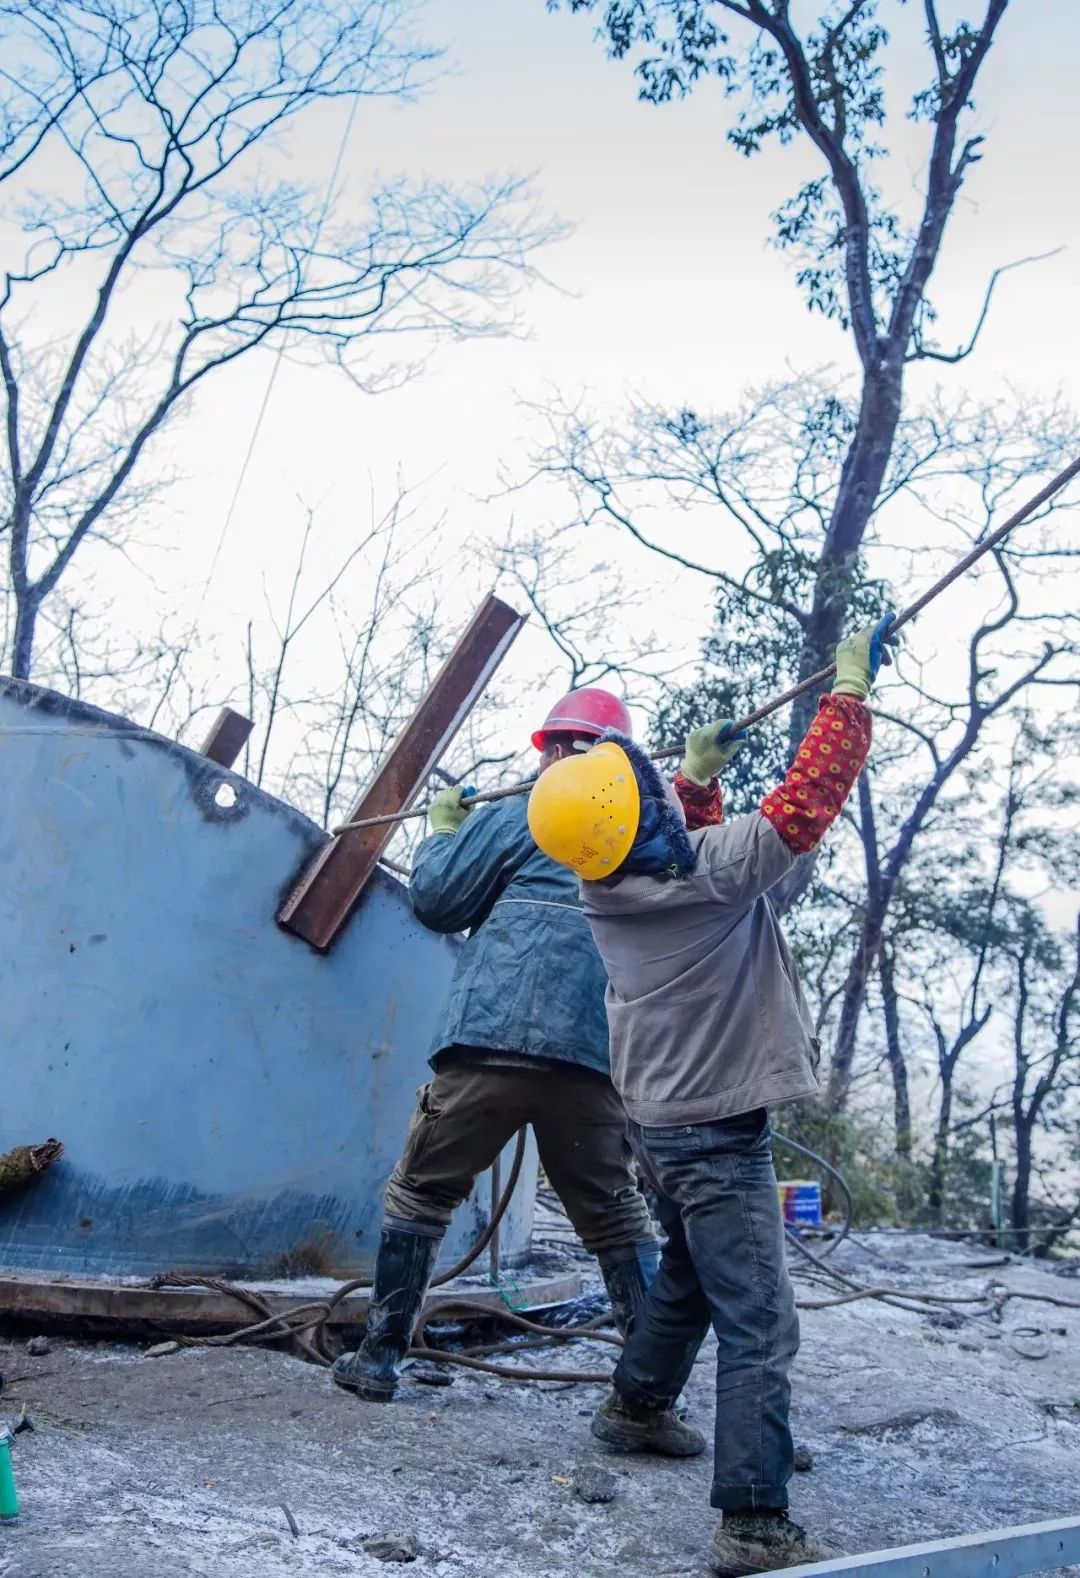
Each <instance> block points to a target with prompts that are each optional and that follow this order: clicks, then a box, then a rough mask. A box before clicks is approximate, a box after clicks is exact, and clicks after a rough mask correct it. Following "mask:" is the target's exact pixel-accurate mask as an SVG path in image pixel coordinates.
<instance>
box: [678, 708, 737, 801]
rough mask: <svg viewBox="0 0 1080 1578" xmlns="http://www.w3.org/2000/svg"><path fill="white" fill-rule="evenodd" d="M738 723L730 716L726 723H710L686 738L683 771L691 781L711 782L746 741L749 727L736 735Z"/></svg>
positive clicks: (696, 782)
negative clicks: (735, 728)
mask: <svg viewBox="0 0 1080 1578" xmlns="http://www.w3.org/2000/svg"><path fill="white" fill-rule="evenodd" d="M734 727H735V725H734V724H733V723H732V721H731V719H730V718H726V719H725V720H724V722H723V723H707V724H706V725H705V727H704V728H703V729H695V730H694V731H693V733H692V734H688V735H687V737H686V753H685V755H684V756H683V760H682V774H683V777H684V778H689V780H690V782H691V783H694V784H701V785H702V786H704V785H705V784H708V783H711V781H712V780H713V779H714V778H715V777H716V775H717V773H719V772H720V771H722V769H723V768H725V767H726V766H727V764H728V762H730V760H731V758H732V757H733V756H734V755H735V753H736V751H740V750H741V749H742V747H743V746H744V745H745V744H746V738H747V735H746V730H745V729H740V730H739V732H738V734H733V733H732V730H733V729H734Z"/></svg>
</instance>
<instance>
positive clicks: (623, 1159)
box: [386, 1061, 655, 1255]
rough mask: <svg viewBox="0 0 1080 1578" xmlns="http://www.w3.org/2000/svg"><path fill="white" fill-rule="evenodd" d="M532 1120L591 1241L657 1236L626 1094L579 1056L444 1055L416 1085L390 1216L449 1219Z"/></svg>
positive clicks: (564, 1197) (611, 1244) (577, 1223)
mask: <svg viewBox="0 0 1080 1578" xmlns="http://www.w3.org/2000/svg"><path fill="white" fill-rule="evenodd" d="M527 1123H529V1124H532V1128H533V1132H534V1134H535V1135H536V1144H537V1149H538V1150H539V1152H540V1161H541V1163H542V1165H543V1168H544V1171H545V1173H546V1174H547V1177H548V1181H549V1182H550V1184H551V1187H552V1188H553V1189H554V1190H555V1192H556V1194H557V1195H558V1196H559V1198H560V1200H561V1201H562V1203H563V1205H564V1206H565V1207H566V1213H567V1215H568V1216H569V1218H570V1220H571V1222H572V1223H573V1225H574V1227H575V1229H576V1230H577V1233H578V1236H579V1237H580V1239H581V1241H582V1243H583V1244H584V1245H585V1248H586V1249H588V1250H590V1251H591V1252H592V1253H593V1254H594V1255H599V1254H607V1253H609V1252H610V1251H612V1250H620V1249H628V1248H629V1247H630V1246H631V1245H640V1244H643V1243H647V1244H652V1243H653V1242H654V1239H655V1234H654V1232H653V1225H652V1220H651V1218H650V1216H649V1211H648V1207H647V1205H646V1203H645V1198H644V1196H643V1195H642V1194H641V1192H640V1190H639V1189H638V1186H637V1179H636V1175H635V1172H634V1166H633V1160H632V1156H631V1152H630V1148H629V1146H628V1145H627V1142H626V1115H625V1113H624V1111H623V1106H622V1102H621V1101H620V1100H619V1097H618V1095H617V1094H616V1091H615V1087H614V1085H613V1084H612V1083H611V1081H610V1080H609V1079H605V1078H604V1077H603V1076H602V1075H599V1074H595V1073H593V1072H592V1071H590V1070H587V1069H581V1068H578V1067H577V1066H576V1065H574V1064H567V1065H566V1068H565V1070H564V1069H563V1068H561V1067H559V1066H558V1065H554V1066H553V1065H552V1064H551V1063H550V1062H545V1063H541V1062H539V1061H538V1062H537V1065H536V1067H535V1069H534V1068H530V1067H519V1066H513V1067H505V1066H502V1065H500V1064H484V1063H469V1062H464V1061H448V1062H446V1063H445V1064H444V1065H443V1066H442V1067H441V1068H440V1069H439V1071H438V1072H437V1073H436V1075H435V1078H434V1079H433V1080H432V1082H431V1084H430V1085H425V1086H424V1087H423V1088H422V1089H421V1090H420V1092H419V1099H418V1102H417V1108H416V1111H415V1113H414V1114H413V1118H412V1122H411V1123H410V1125H409V1134H408V1138H407V1140H406V1142H405V1154H404V1155H403V1156H402V1158H401V1160H400V1162H398V1164H397V1166H396V1167H395V1168H394V1171H393V1173H392V1175H391V1178H390V1182H389V1184H388V1185H387V1188H386V1212H387V1215H388V1216H392V1217H403V1218H406V1219H408V1220H412V1221H417V1220H419V1221H424V1222H430V1223H442V1224H443V1225H445V1224H446V1223H448V1222H449V1221H450V1217H451V1215H452V1213H453V1212H454V1210H455V1209H456V1208H457V1207H458V1206H459V1205H460V1204H461V1203H462V1201H463V1200H466V1199H468V1197H469V1195H470V1194H471V1193H472V1190H473V1186H474V1185H475V1183H476V1180H477V1178H478V1176H479V1175H480V1174H481V1173H482V1172H485V1171H486V1170H487V1168H489V1167H490V1166H491V1164H492V1162H493V1161H494V1160H495V1158H496V1156H498V1155H499V1153H500V1152H501V1151H502V1150H503V1148H504V1147H505V1146H506V1145H507V1144H508V1142H509V1141H510V1140H511V1139H512V1138H513V1136H514V1135H515V1134H516V1133H517V1131H518V1129H520V1128H522V1127H523V1126H524V1125H525V1124H527Z"/></svg>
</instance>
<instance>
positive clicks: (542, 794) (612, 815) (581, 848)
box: [529, 740, 641, 882]
mask: <svg viewBox="0 0 1080 1578" xmlns="http://www.w3.org/2000/svg"><path fill="white" fill-rule="evenodd" d="M640 814H641V796H640V794H639V792H638V785H637V779H636V778H635V776H634V769H633V767H632V766H631V764H630V758H629V756H627V754H626V752H625V751H624V750H623V748H622V746H621V745H616V744H615V742H614V740H604V741H602V742H601V743H600V744H599V745H594V746H593V748H592V750H591V751H586V752H585V754H584V755H582V756H565V757H563V759H562V760H561V761H558V762H553V763H552V765H551V766H550V767H549V768H548V769H547V770H546V771H545V772H543V773H541V775H540V777H539V778H538V779H537V781H536V783H535V784H534V785H533V789H532V793H531V794H530V795H529V831H530V832H531V834H532V836H533V838H534V839H535V840H536V843H537V845H538V847H539V848H540V849H542V850H543V851H544V854H545V855H547V856H549V857H550V859H552V860H557V861H558V863H559V865H560V866H569V867H570V869H571V870H572V871H576V872H577V874H578V876H579V877H583V878H584V879H585V881H586V882H598V881H599V880H600V878H601V877H610V876H611V874H612V872H613V871H617V870H618V868H619V867H620V866H621V865H622V863H623V861H624V860H625V859H626V857H627V855H628V854H629V853H630V850H631V848H632V847H633V843H634V839H635V838H636V837H637V830H638V819H639V817H640Z"/></svg>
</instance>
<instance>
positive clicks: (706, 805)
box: [674, 772, 724, 833]
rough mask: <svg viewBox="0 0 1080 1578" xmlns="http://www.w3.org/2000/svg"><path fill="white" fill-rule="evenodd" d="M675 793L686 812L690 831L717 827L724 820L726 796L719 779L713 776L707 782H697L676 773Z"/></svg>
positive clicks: (687, 825)
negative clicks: (722, 791)
mask: <svg viewBox="0 0 1080 1578" xmlns="http://www.w3.org/2000/svg"><path fill="white" fill-rule="evenodd" d="M674 782H675V793H676V794H677V795H678V797H679V800H680V802H681V804H682V808H683V811H684V812H685V813H686V827H687V831H688V832H691V833H693V832H696V830H697V829H698V828H699V827H716V825H717V824H718V823H719V822H722V821H723V820H724V796H723V794H722V793H721V790H720V782H719V779H716V778H711V779H710V780H709V782H708V783H707V784H696V783H695V782H694V780H693V779H692V778H687V777H686V776H685V775H684V774H683V773H681V772H680V773H676V774H675V780H674Z"/></svg>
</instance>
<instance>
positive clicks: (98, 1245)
mask: <svg viewBox="0 0 1080 1578" xmlns="http://www.w3.org/2000/svg"><path fill="white" fill-rule="evenodd" d="M0 785H2V791H0V971H2V975H0V1044H2V1047H3V1075H2V1083H0V1152H2V1151H6V1150H7V1149H9V1148H10V1147H11V1146H13V1145H17V1144H23V1143H36V1142H38V1141H40V1140H43V1139H45V1138H46V1137H48V1136H50V1135H55V1136H57V1137H58V1138H59V1139H61V1140H63V1142H64V1145H65V1147H66V1150H65V1155H64V1158H63V1160H62V1161H61V1162H59V1163H58V1164H57V1165H56V1166H55V1167H54V1168H53V1169H52V1170H51V1171H50V1172H48V1173H46V1174H45V1175H43V1177H42V1178H41V1179H39V1180H38V1181H36V1182H35V1183H33V1184H32V1185H30V1186H28V1187H26V1188H24V1189H22V1190H20V1191H18V1192H17V1193H12V1194H7V1195H0V1267H2V1268H5V1269H14V1268H19V1269H28V1270H40V1271H53V1272H62V1271H68V1272H72V1273H80V1274H87V1273H89V1274H105V1275H110V1276H124V1275H127V1276H138V1277H141V1276H144V1275H149V1274H152V1273H154V1272H157V1271H163V1270H173V1269H178V1268H179V1269H184V1270H191V1271H198V1272H202V1273H208V1274H214V1275H224V1276H249V1277H250V1276H279V1275H282V1274H288V1273H289V1272H290V1271H292V1272H298V1273H325V1274H329V1275H340V1276H360V1275H365V1274H367V1273H369V1272H370V1270H371V1267H372V1264H373V1255H374V1251H375V1249H376V1247H377V1243H378V1232H379V1222H380V1218H381V1209H382V1206H381V1197H382V1191H383V1188H384V1186H385V1183H386V1180H387V1178H388V1176H389V1174H390V1170H391V1168H392V1167H393V1165H394V1162H395V1161H396V1160H397V1157H398V1154H399V1152H400V1147H401V1143H402V1140H403V1138H404V1135H405V1131H406V1127H407V1124H408V1119H409V1115H410V1112H411V1110H412V1107H413V1103H414V1099H415V1093H416V1089H417V1087H418V1086H419V1085H420V1084H422V1083H423V1082H424V1080H425V1079H426V1078H428V1077H429V1071H428V1069H427V1063H426V1058H427V1053H428V1050H429V1042H430V1038H431V1035H432V1033H433V1030H434V1025H435V1017H436V1014H437V1012H438V1008H439V1005H440V1001H441V999H442V996H443V994H444V992H445V990H446V987H447V985H448V983H449V980H450V974H451V971H452V969H453V965H454V959H455V954H456V950H457V947H458V943H457V941H456V939H453V938H446V937H439V936H436V935H435V934H434V933H432V932H429V931H426V930H425V929H424V927H422V926H421V925H420V924H419V922H418V921H417V920H416V919H415V918H414V916H413V914H412V911H411V909H410V906H409V901H408V896H407V894H406V892H405V889H404V887H403V886H402V884H401V883H399V882H398V881H397V880H396V879H395V878H393V877H392V876H390V875H389V874H388V873H386V872H384V871H381V870H380V871H379V872H378V873H377V874H376V876H375V877H374V878H373V880H372V882H371V883H370V885H369V887H368V890H367V892H366V894H365V896H364V899H363V900H362V902H361V905H360V908H359V910H358V911H357V913H356V914H355V915H354V917H353V918H352V920H351V921H350V923H349V925H348V926H347V928H346V930H345V932H344V934H343V935H342V936H341V937H340V939H339V940H338V942H337V944H336V946H335V948H334V949H333V951H332V952H331V953H330V954H329V955H327V956H322V955H319V954H316V953H315V952H313V951H312V949H311V948H310V947H308V945H307V944H306V943H304V942H301V941H300V940H299V939H297V938H295V937H293V936H291V935H289V934H288V933H286V932H284V931H282V930H280V929H279V928H278V927H277V926H276V925H275V922H274V915H275V913H276V911H277V908H278V904H279V902H280V900H281V898H282V895H283V892H284V891H285V890H286V889H287V888H288V886H289V885H290V883H291V882H292V880H293V879H294V877H295V876H296V874H297V873H298V871H299V870H300V869H301V868H302V867H303V866H304V864H305V863H306V861H307V860H308V859H309V858H310V857H311V855H312V853H313V851H315V850H316V849H317V848H318V846H319V844H320V843H321V841H322V840H323V838H324V836H325V835H324V834H323V833H322V832H320V830H319V829H318V828H317V827H316V826H315V825H314V823H312V822H310V821H309V820H308V819H307V818H306V817H304V816H302V815H301V814H300V813H299V812H298V811H296V810H295V809H293V808H292V807H290V806H288V805H285V804H284V803H283V802H281V801H280V800H276V799H274V798H273V797H272V796H271V795H268V794H264V793H262V792H261V791H260V790H257V789H255V788H254V787H253V786H252V785H251V784H249V783H248V782H247V780H246V779H244V778H241V777H237V776H235V775H233V774H232V773H229V772H226V771H225V770H223V769H222V768H220V767H217V766H215V765H214V764H213V763H211V762H208V761H207V760H206V759H205V758H204V757H202V756H199V755H197V754H196V753H194V752H192V751H189V750H186V749H184V748H183V747H182V746H179V745H177V744H176V743H175V742H174V741H171V740H166V739H163V738H161V737H160V736H157V735H153V734H149V733H147V732H146V731H143V730H139V729H137V728H136V727H135V726H134V725H132V724H129V723H126V722H125V721H124V720H123V719H122V718H118V717H114V716H112V715H110V714H108V713H104V712H100V711H98V710H96V709H95V708H92V707H88V706H86V705H84V704H82V703H79V702H74V701H71V700H69V699H67V698H65V697H62V696H58V695H56V694H54V693H52V692H50V691H45V690H41V689H38V688H37V687H35V686H32V685H27V684H22V683H18V682H16V681H13V680H0ZM507 1161H508V1158H507V1159H504V1173H503V1175H504V1177H505V1176H506V1172H505V1168H506V1164H507ZM535 1182H536V1161H535V1153H534V1152H533V1151H532V1148H531V1146H530V1150H529V1153H528V1157H527V1162H526V1166H525V1169H524V1173H523V1177H522V1182H521V1185H520V1186H519V1189H518V1197H517V1199H516V1201H515V1204H514V1206H513V1207H512V1208H511V1211H510V1213H509V1215H508V1217H507V1218H506V1219H505V1221H504V1224H503V1228H502V1233H501V1244H502V1251H503V1254H504V1257H505V1258H506V1259H507V1260H509V1261H511V1262H513V1261H514V1260H520V1259H522V1258H523V1257H524V1255H525V1253H526V1252H527V1248H528V1242H529V1235H530V1231H531V1225H532V1202H533V1196H534V1193H535ZM488 1202H489V1192H488V1189H487V1186H486V1181H484V1180H482V1181H481V1185H480V1188H479V1190H478V1194H477V1196H476V1197H474V1199H473V1200H472V1201H470V1202H469V1203H468V1204H467V1205H466V1206H465V1207H463V1209H462V1210H461V1211H460V1212H459V1213H458V1215H457V1217H456V1219H455V1223H454V1226H453V1228H452V1229H451V1231H450V1233H449V1235H448V1238H447V1241H446V1244H445V1247H444V1253H443V1263H444V1264H448V1263H450V1262H451V1261H452V1260H454V1259H456V1258H457V1257H458V1256H459V1255H460V1254H461V1253H463V1252H464V1250H465V1249H466V1248H467V1247H468V1246H469V1245H470V1244H471V1243H472V1242H473V1240H474V1238H475V1236H476V1234H477V1232H478V1230H479V1229H480V1228H481V1227H482V1226H483V1225H484V1223H485V1222H486V1221H487V1215H488Z"/></svg>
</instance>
